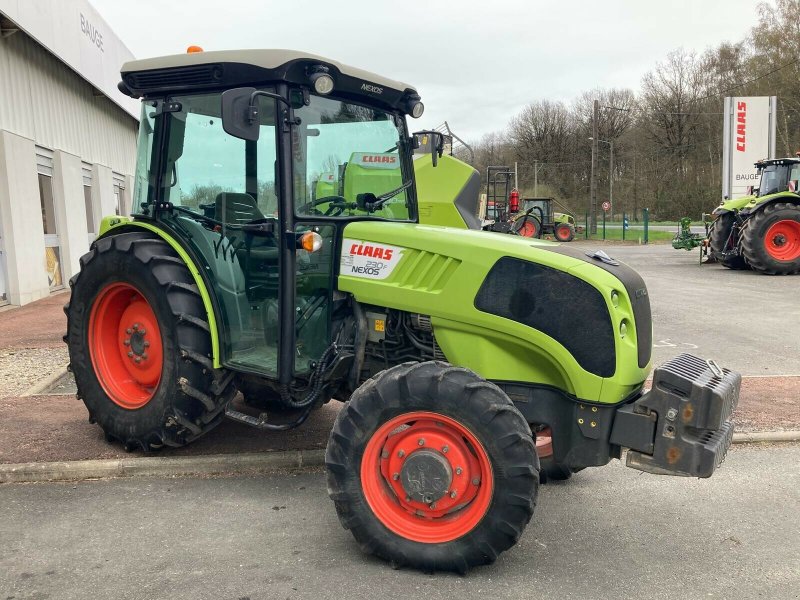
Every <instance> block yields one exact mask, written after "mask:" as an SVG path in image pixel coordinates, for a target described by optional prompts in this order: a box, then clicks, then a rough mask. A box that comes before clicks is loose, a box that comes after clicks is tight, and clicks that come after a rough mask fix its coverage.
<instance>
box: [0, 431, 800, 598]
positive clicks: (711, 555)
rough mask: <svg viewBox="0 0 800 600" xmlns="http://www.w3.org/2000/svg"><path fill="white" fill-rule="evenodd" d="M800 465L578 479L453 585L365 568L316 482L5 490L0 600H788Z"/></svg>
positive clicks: (301, 478) (795, 586) (739, 464)
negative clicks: (516, 538) (501, 549)
mask: <svg viewBox="0 0 800 600" xmlns="http://www.w3.org/2000/svg"><path fill="white" fill-rule="evenodd" d="M798 464H800V446H797V445H781V446H767V447H755V446H753V447H736V448H734V449H732V450H731V452H730V453H729V455H728V457H727V459H726V462H725V463H724V464H723V465H722V467H721V468H720V470H718V471H717V473H716V474H715V475H714V476H713V477H712V478H711V479H707V480H697V479H682V478H673V477H663V476H655V475H648V474H644V473H639V472H638V471H634V470H633V469H629V468H626V467H624V466H623V465H622V464H621V463H620V462H619V461H614V462H612V463H611V464H610V465H608V466H606V467H602V468H597V469H588V470H586V471H583V472H581V473H579V474H577V475H575V476H574V477H573V478H572V479H571V480H570V481H568V482H565V483H562V484H548V485H547V486H544V487H543V488H541V493H540V496H539V504H538V506H537V508H536V513H535V514H534V517H533V521H532V522H531V524H530V525H529V526H528V528H527V530H526V531H525V533H524V535H523V537H522V539H521V540H520V543H519V544H518V545H517V546H516V547H515V548H513V549H512V550H510V551H508V552H506V553H504V554H503V555H501V556H500V558H499V559H498V561H497V562H496V563H495V564H494V565H491V566H488V567H479V568H475V569H473V570H472V571H470V572H469V573H468V574H467V575H466V576H464V577H460V576H457V575H452V574H442V573H437V574H434V575H430V574H424V573H420V572H417V571H413V570H392V569H391V568H390V567H389V565H387V564H386V563H384V562H382V561H380V560H377V559H375V558H372V557H370V556H366V555H364V554H362V553H361V552H360V551H359V550H358V548H357V546H356V544H355V542H354V540H353V539H352V537H351V536H350V534H349V532H347V531H344V530H343V529H342V528H341V527H340V525H339V522H338V520H337V518H336V515H335V512H334V509H333V505H332V503H331V502H330V500H329V499H328V497H327V494H326V489H325V476H324V474H323V473H322V472H311V473H304V474H284V475H272V476H259V477H250V478H242V477H237V478H217V479H133V480H121V479H118V480H104V481H86V482H82V483H77V484H53V483H48V484H6V485H3V486H0V506H2V507H3V519H2V520H0V540H2V543H0V598H14V599H23V598H63V599H65V600H68V599H73V598H74V599H85V598H119V599H138V598H142V599H145V598H146V599H153V598H175V599H180V598H192V599H200V600H202V599H214V600H218V599H228V598H230V599H234V600H236V599H244V598H247V599H249V600H256V599H261V598H264V599H273V598H281V599H283V598H291V599H294V598H315V599H316V598H320V599H325V598H335V599H337V600H338V599H341V598H348V599H353V600H356V599H359V598H368V599H370V600H374V599H375V598H406V597H416V598H425V599H426V600H428V599H430V600H436V599H445V598H447V599H449V598H456V597H458V598H464V599H469V598H480V599H485V598H526V599H535V598H548V599H555V598H558V599H571V598H581V599H590V598H591V599H606V598H626V599H634V600H635V599H639V598H641V599H645V598H646V599H648V600H657V599H661V598H665V599H666V598H669V599H674V598H682V599H695V598H696V599H700V598H703V599H709V598H725V599H739V598H742V599H744V598H746V599H751V598H770V599H790V598H798V597H800V519H798V514H800V469H798V468H797V465H798Z"/></svg>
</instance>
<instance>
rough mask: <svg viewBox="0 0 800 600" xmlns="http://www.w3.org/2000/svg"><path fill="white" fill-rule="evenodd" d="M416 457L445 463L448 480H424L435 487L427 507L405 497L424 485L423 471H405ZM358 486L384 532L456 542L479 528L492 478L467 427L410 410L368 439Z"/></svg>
mask: <svg viewBox="0 0 800 600" xmlns="http://www.w3.org/2000/svg"><path fill="white" fill-rule="evenodd" d="M420 452H423V453H425V456H426V460H428V459H429V458H431V457H432V458H433V459H434V460H436V461H438V462H439V464H441V465H444V464H445V463H446V464H447V465H448V468H449V471H450V474H451V477H450V479H449V481H447V480H444V479H435V478H434V479H431V480H429V482H428V484H429V485H433V486H435V487H437V491H436V493H435V494H434V497H435V499H434V500H433V501H432V502H430V503H427V502H423V501H419V500H417V499H416V498H414V497H411V496H409V490H408V489H407V487H408V486H411V487H412V488H413V487H414V486H415V485H419V484H420V483H421V484H422V485H424V484H425V481H424V479H425V477H424V475H425V473H426V471H414V470H413V469H409V468H408V466H409V465H412V464H413V463H414V461H416V460H418V459H420V458H421V457H422V456H423V455H421V454H418V453H420ZM415 455H417V456H416V458H414V457H415ZM412 459H413V460H412ZM404 467H405V468H404ZM427 472H428V473H430V471H427ZM415 477H416V479H415ZM404 482H405V485H406V486H407V487H404ZM361 486H362V489H363V491H364V497H365V498H366V500H367V504H369V507H370V508H371V509H372V512H373V513H374V514H375V516H376V517H377V518H378V520H380V522H381V523H383V525H384V526H386V528H387V529H389V530H390V531H392V532H394V533H396V534H397V535H399V536H402V537H404V538H406V539H409V540H412V541H414V542H422V543H427V544H436V543H444V542H449V541H452V540H455V539H458V538H460V537H461V536H463V535H466V534H467V533H469V532H470V531H472V530H473V529H474V528H475V527H476V526H477V525H478V523H480V521H481V519H483V516H484V515H485V514H486V511H487V510H488V509H489V505H490V504H491V501H492V494H493V492H494V475H493V471H492V465H491V461H490V460H489V455H488V454H487V453H486V450H485V449H484V448H483V445H482V444H481V443H480V442H479V441H478V438H477V437H475V435H474V434H473V433H472V432H471V431H470V430H469V429H467V427H465V426H464V425H462V424H461V423H459V422H458V421H456V420H455V419H452V418H450V417H446V416H444V415H441V414H438V413H433V412H426V411H416V412H410V413H406V414H403V415H399V416H397V417H395V418H393V419H390V420H389V421H387V422H386V423H384V424H383V425H382V426H381V427H380V429H378V431H376V432H375V434H374V435H373V436H372V438H370V440H369V442H368V443H367V447H366V449H365V450H364V456H363V458H362V460H361ZM443 487H446V489H444V490H443V489H440V488H443ZM412 493H415V494H423V493H424V492H421V491H417V492H412ZM440 494H441V495H440ZM429 499H430V498H429Z"/></svg>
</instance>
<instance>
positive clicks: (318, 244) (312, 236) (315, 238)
mask: <svg viewBox="0 0 800 600" xmlns="http://www.w3.org/2000/svg"><path fill="white" fill-rule="evenodd" d="M300 247H301V248H302V249H303V250H306V251H308V252H316V251H317V250H319V249H320V248H322V236H321V235H320V234H318V233H317V232H316V231H306V232H305V233H304V234H303V235H302V236H300Z"/></svg>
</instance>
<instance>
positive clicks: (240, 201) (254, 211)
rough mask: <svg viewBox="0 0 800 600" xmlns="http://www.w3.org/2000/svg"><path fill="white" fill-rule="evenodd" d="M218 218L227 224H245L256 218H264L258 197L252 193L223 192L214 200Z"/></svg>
mask: <svg viewBox="0 0 800 600" xmlns="http://www.w3.org/2000/svg"><path fill="white" fill-rule="evenodd" d="M214 206H215V213H216V215H217V220H218V221H222V222H223V223H225V224H227V225H244V224H245V223H249V222H250V221H255V220H256V219H263V218H264V214H263V213H262V212H261V210H259V208H258V204H257V203H256V199H255V198H253V197H252V196H251V195H250V194H242V193H239V192H221V193H219V194H217V197H216V199H215V200H214Z"/></svg>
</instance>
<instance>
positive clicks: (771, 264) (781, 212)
mask: <svg viewBox="0 0 800 600" xmlns="http://www.w3.org/2000/svg"><path fill="white" fill-rule="evenodd" d="M742 252H743V254H744V256H745V259H746V260H747V262H748V263H749V264H750V267H751V268H752V269H753V270H754V271H758V272H760V273H764V274H766V275H794V274H796V273H800V206H798V205H796V204H790V203H788V202H776V203H774V204H768V205H767V206H765V207H764V208H763V209H761V210H759V211H758V212H756V213H755V214H753V215H752V216H751V217H750V218H749V219H748V220H747V222H746V223H745V226H744V228H743V229H742Z"/></svg>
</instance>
